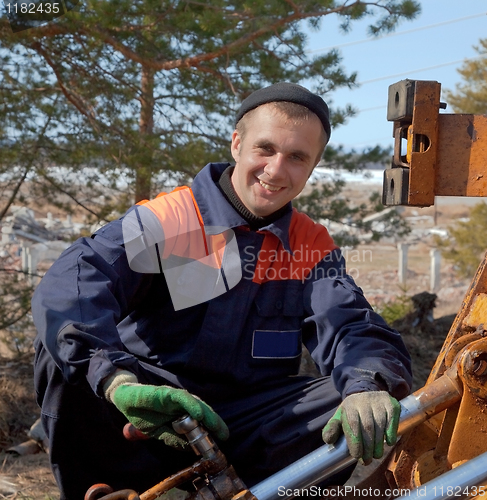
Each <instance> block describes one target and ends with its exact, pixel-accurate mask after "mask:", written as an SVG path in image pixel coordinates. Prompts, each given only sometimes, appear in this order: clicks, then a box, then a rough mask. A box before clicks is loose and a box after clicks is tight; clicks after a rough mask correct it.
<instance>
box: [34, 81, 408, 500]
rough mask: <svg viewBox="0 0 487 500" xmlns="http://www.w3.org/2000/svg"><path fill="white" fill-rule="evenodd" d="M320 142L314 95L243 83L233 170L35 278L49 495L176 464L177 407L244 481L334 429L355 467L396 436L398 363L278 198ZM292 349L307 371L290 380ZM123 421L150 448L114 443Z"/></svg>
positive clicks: (320, 237)
mask: <svg viewBox="0 0 487 500" xmlns="http://www.w3.org/2000/svg"><path fill="white" fill-rule="evenodd" d="M329 138H330V121H329V113H328V107H327V105H326V103H325V102H324V101H323V99H322V98H321V97H320V96H318V95H316V94H313V93H311V92H310V91H308V90H307V89H305V88H303V87H301V86H299V85H296V84H291V83H279V84H276V85H272V86H270V87H266V88H264V89H261V90H258V91H256V92H254V93H253V94H251V95H250V96H249V97H248V98H247V99H245V100H244V101H243V103H242V105H241V108H240V111H239V112H238V115H237V119H236V129H235V131H234V132H233V135H232V142H231V152H232V156H233V158H234V160H235V164H234V165H231V164H229V163H213V164H209V165H207V166H206V167H204V168H203V169H202V170H201V172H200V173H199V174H198V175H197V176H196V177H195V179H194V182H193V184H192V186H191V188H188V187H185V188H178V189H177V190H175V191H173V192H172V193H169V194H165V195H164V196H159V197H157V198H155V199H154V200H151V201H146V202H142V203H139V204H137V205H136V206H134V207H132V208H131V209H130V210H129V211H128V212H127V213H126V214H125V215H124V216H123V217H122V218H121V219H120V220H118V221H113V222H111V223H109V224H107V225H106V226H104V227H103V228H101V229H100V230H99V231H97V232H96V233H95V234H94V235H92V237H91V238H81V239H80V240H78V241H77V242H75V243H74V244H73V245H72V246H71V247H70V248H69V249H68V250H67V251H66V252H64V253H63V255H62V256H61V257H60V258H59V259H58V260H57V261H56V262H55V263H54V265H53V266H52V267H51V269H50V270H49V271H48V272H47V274H46V276H45V277H44V278H43V279H42V281H41V283H40V285H39V286H38V288H37V290H36V292H35V295H34V298H33V303H32V311H33V316H34V320H35V323H36V327H37V329H38V337H37V339H36V360H35V382H36V390H37V394H38V401H39V404H40V405H41V407H42V421H43V424H44V426H45V428H46V431H47V434H48V436H49V440H50V458H51V463H52V468H53V472H54V475H55V477H56V479H57V481H58V484H59V487H60V490H61V499H62V500H63V499H73V500H74V499H77V498H82V497H83V495H84V493H85V491H86V490H87V489H88V488H89V487H90V486H91V485H92V484H94V483H100V482H101V483H107V484H109V485H111V486H112V487H113V488H114V489H116V490H119V489H126V488H131V489H135V490H137V491H139V492H142V491H144V490H146V489H148V488H150V487H152V486H153V485H154V484H156V483H158V482H159V481H161V480H162V479H163V478H164V477H166V476H169V475H170V474H172V473H174V472H176V471H178V470H180V469H182V468H184V467H187V466H189V465H190V464H191V463H192V462H193V461H194V460H195V457H194V455H192V454H191V453H187V452H184V451H181V450H180V448H181V447H183V446H184V442H183V441H182V440H181V438H180V437H178V436H176V435H175V434H174V432H173V431H172V429H171V422H172V421H173V420H175V419H176V418H177V417H178V416H180V415H182V414H185V413H189V414H190V415H192V416H193V417H194V418H196V419H197V420H200V421H201V422H202V423H203V424H204V425H205V426H206V427H207V428H208V429H209V430H210V431H211V432H212V433H213V434H214V436H215V437H216V438H217V439H218V440H219V446H220V447H221V449H222V450H223V452H224V453H225V454H226V455H227V458H228V460H229V462H230V463H232V464H233V465H234V467H235V469H236V471H237V473H238V474H239V475H240V476H241V477H242V479H243V480H244V481H245V482H246V483H247V486H251V485H253V484H255V483H257V482H259V481H261V480H262V479H264V478H265V477H267V476H269V475H270V474H273V473H275V472H277V471H278V470H281V469H282V468H283V467H285V466H287V465H289V464H290V463H292V462H294V461H295V460H297V459H298V458H300V457H302V456H304V455H305V454H307V453H309V452H311V451H313V450H314V449H316V448H317V447H319V446H320V445H322V444H323V440H325V441H326V442H328V443H333V442H335V441H336V439H337V438H338V437H339V436H340V435H341V434H342V433H344V434H345V436H346V439H347V443H348V446H349V450H350V453H351V454H352V455H353V456H354V457H356V458H361V459H362V460H363V461H364V462H365V463H368V462H370V461H371V459H372V457H380V456H381V455H382V453H383V444H384V439H385V440H386V441H387V442H388V443H389V444H392V443H393V442H394V441H395V438H396V432H397V423H398V417H399V405H398V403H397V400H396V399H395V398H402V397H404V396H406V395H407V394H408V393H409V390H410V384H411V370H410V359H409V355H408V353H407V351H406V349H405V347H404V344H403V342H402V340H401V338H400V335H399V334H398V333H397V332H396V331H395V330H393V329H391V328H390V327H389V326H388V325H387V324H386V323H385V322H384V321H383V320H382V319H381V318H380V316H378V315H377V314H376V313H374V311H373V310H372V308H371V307H370V305H369V304H368V302H367V301H366V299H365V298H364V296H363V293H362V291H361V289H360V288H359V287H357V285H356V284H355V283H354V282H353V280H352V279H351V278H350V276H348V275H347V273H346V268H345V262H344V260H343V257H342V255H341V253H340V250H339V248H338V247H337V246H336V245H335V244H334V242H333V239H332V238H331V237H330V235H329V234H328V232H327V230H326V228H325V227H323V226H321V225H320V224H316V223H314V222H313V221H311V219H309V217H307V216H306V215H304V214H302V213H299V212H297V211H296V210H295V209H293V208H292V204H291V201H292V200H293V199H294V198H295V197H296V196H297V195H298V194H299V193H300V192H301V191H302V189H303V187H304V186H305V184H306V181H307V179H308V178H309V176H310V174H311V173H312V171H313V169H314V167H315V166H316V165H317V163H318V162H319V160H320V158H321V156H322V154H323V151H324V148H325V146H326V143H327V142H328V140H329ZM303 344H304V345H306V347H307V348H308V350H309V352H310V353H311V356H312V358H313V360H314V362H315V363H316V366H317V368H318V369H319V371H320V372H321V376H320V377H318V378H313V377H309V376H301V375H299V367H300V358H301V353H302V345H303ZM127 422H131V423H132V424H133V425H134V426H135V427H137V428H139V429H140V430H142V431H143V432H144V433H145V434H146V435H148V436H150V437H152V438H155V439H149V440H144V441H139V442H135V443H134V442H128V441H126V440H125V439H124V437H123V435H122V428H123V426H124V424H126V423H127ZM350 472H351V471H350V470H348V471H345V472H344V473H340V474H338V475H337V476H335V477H333V478H331V482H332V483H333V484H340V483H343V482H344V481H345V480H346V479H347V477H348V475H349V474H350ZM282 486H283V487H287V485H282ZM276 494H277V492H276Z"/></svg>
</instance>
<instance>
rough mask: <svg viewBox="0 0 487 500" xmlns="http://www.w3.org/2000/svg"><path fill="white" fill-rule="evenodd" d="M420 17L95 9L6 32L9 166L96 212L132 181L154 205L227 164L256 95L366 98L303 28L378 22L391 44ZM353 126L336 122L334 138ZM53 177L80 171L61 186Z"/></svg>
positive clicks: (3, 116)
mask: <svg viewBox="0 0 487 500" xmlns="http://www.w3.org/2000/svg"><path fill="white" fill-rule="evenodd" d="M418 10H419V6H418V4H417V2H414V1H412V0H378V1H375V2H366V1H355V2H352V3H349V2H348V1H333V0H321V1H320V2H316V1H315V0H303V1H300V2H299V3H295V2H291V1H289V0H286V1H283V0H274V1H271V2H269V1H263V0H261V1H255V2H251V3H248V4H245V3H242V2H237V1H236V0H217V1H214V2H211V4H205V3H201V2H197V1H181V2H175V1H174V0H172V1H171V0H163V1H157V2H155V1H153V0H138V1H135V2H134V1H128V0H115V1H114V0H111V1H107V0H90V1H88V2H82V3H80V4H79V6H78V8H77V9H76V11H71V12H69V13H68V14H67V15H65V16H64V17H62V18H59V19H58V20H57V21H56V22H53V23H50V24H47V25H45V26H42V27H40V28H36V29H31V30H27V31H24V32H20V33H16V34H15V35H14V34H12V33H11V31H10V28H9V27H8V25H7V21H6V20H4V21H3V23H2V24H0V40H1V42H0V55H1V60H0V67H1V74H0V88H1V92H2V94H3V95H2V96H1V97H2V101H3V102H6V104H5V105H3V106H2V108H1V110H0V121H1V122H2V123H3V125H2V135H3V137H1V139H0V140H1V144H4V145H5V146H7V147H9V146H10V145H11V143H12V142H14V143H15V145H16V147H15V148H13V150H12V151H11V152H10V153H9V157H8V158H7V157H5V158H6V160H5V161H2V163H3V165H4V166H5V165H10V166H11V165H12V164H15V165H17V166H18V168H19V169H20V170H19V171H18V172H16V173H15V175H14V174H12V175H11V179H12V182H13V185H12V186H17V185H18V184H21V183H22V182H23V181H22V179H23V178H24V174H25V173H26V172H27V174H25V178H29V179H32V180H33V182H34V184H33V185H34V186H35V187H36V191H35V194H36V195H38V196H39V197H49V198H50V201H54V196H53V193H63V194H64V196H65V198H64V199H65V200H66V199H68V200H69V199H71V200H75V201H76V202H77V203H78V204H79V205H80V206H82V207H84V208H85V209H86V208H87V200H91V201H92V202H93V200H95V201H96V200H97V196H98V195H100V194H102V193H104V192H105V193H106V192H107V188H108V187H110V188H112V189H115V188H116V187H117V181H119V180H120V177H121V176H122V175H123V176H124V178H125V179H126V180H127V182H128V188H129V189H130V191H131V192H132V193H133V196H134V198H135V200H136V201H139V200H140V199H143V198H149V197H150V196H151V195H153V194H154V192H155V191H158V190H160V189H161V187H163V186H164V185H167V184H168V183H170V182H180V181H183V180H187V179H188V178H191V177H192V176H194V175H195V174H196V173H197V171H198V170H199V169H200V168H201V167H202V164H203V163H206V162H207V161H211V160H215V159H226V158H228V154H229V153H228V137H229V135H230V131H231V129H232V125H233V123H232V120H233V117H234V116H235V110H236V108H237V107H238V105H239V103H240V102H241V100H242V99H243V98H245V97H246V96H247V95H248V94H249V93H250V92H251V91H252V90H254V89H256V88H258V87H261V86H263V85H266V84H270V83H273V82H276V81H282V80H289V81H294V82H303V81H306V82H310V83H311V86H312V88H313V90H315V91H317V92H319V93H321V94H323V95H324V94H326V93H328V92H330V91H332V90H333V89H335V88H337V87H340V86H349V87H351V86H353V85H355V76H356V75H355V74H354V73H351V74H346V73H345V71H344V70H343V68H342V67H341V66H340V57H339V54H338V52H337V51H336V50H332V51H330V52H328V53H327V54H325V55H322V56H310V55H308V54H306V52H305V47H306V34H305V31H304V28H305V25H304V24H303V22H305V21H306V22H307V23H308V26H310V27H311V28H313V29H319V26H320V20H321V19H322V18H323V17H325V16H327V15H333V14H335V15H337V16H339V17H340V18H341V20H342V25H343V28H344V29H349V28H350V26H351V23H352V22H353V21H354V20H357V19H362V18H365V17H367V16H370V17H371V19H372V20H373V24H372V25H371V27H370V31H371V33H373V34H379V33H382V32H384V31H388V30H391V29H393V28H394V26H395V25H396V24H397V22H398V21H399V20H400V19H403V18H404V19H411V18H412V17H414V15H415V14H416V13H417V12H418ZM352 113H353V110H351V109H350V108H347V109H344V110H339V109H333V116H332V120H333V122H334V125H338V124H340V123H343V122H344V121H345V120H346V118H347V117H348V116H350V115H351V114H352ZM5 146H4V147H5ZM2 149H3V148H2ZM29 155H30V157H31V160H29ZM2 158H3V155H2ZM54 166H56V167H57V168H59V167H64V168H65V169H68V170H67V171H63V176H59V175H57V176H56V175H54V174H55V173H56V171H55V170H53V168H54ZM88 166H89V167H90V168H89V169H88V168H87V167H88ZM65 172H69V173H71V174H74V176H75V177H74V179H75V180H77V181H78V182H75V183H73V177H70V176H66V175H65ZM80 178H82V179H83V182H82V186H81V187H82V189H80V186H79V179H80ZM103 182H105V184H103ZM73 184H76V186H73ZM12 186H11V187H12ZM53 188H54V190H53ZM95 188H97V189H95ZM93 189H95V191H91V190H93ZM87 190H89V194H87ZM124 190H125V191H126V192H127V188H126V187H125V186H124ZM10 191H12V190H10ZM66 197H67V198H66ZM117 198H118V197H117ZM105 201H106V200H104V201H103V204H104V206H105V208H104V209H103V207H101V206H98V207H97V206H96V203H95V204H94V207H93V203H91V205H92V206H91V208H90V209H91V210H92V211H94V212H95V213H96V215H97V216H98V217H104V216H106V212H107V211H109V210H110V209H112V208H113V204H114V203H115V201H113V204H112V205H110V204H108V205H107V204H106V203H105ZM122 201H124V202H125V203H126V204H130V203H131V202H133V201H134V200H133V199H132V200H122Z"/></svg>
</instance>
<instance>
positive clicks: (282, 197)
mask: <svg viewBox="0 0 487 500" xmlns="http://www.w3.org/2000/svg"><path fill="white" fill-rule="evenodd" d="M322 133H323V132H322V125H321V122H320V120H319V118H318V117H317V116H316V115H314V114H313V115H312V116H311V119H309V120H307V121H304V120H302V121H299V122H297V123H296V122H295V121H293V120H290V119H289V118H287V117H286V115H284V114H283V113H282V112H280V111H278V110H276V109H275V108H273V107H272V106H270V105H268V104H264V105H262V106H259V107H258V108H257V109H256V110H255V112H254V113H253V115H252V116H251V117H250V118H249V120H248V122H247V124H246V132H245V136H244V138H243V140H242V138H241V136H240V134H239V133H238V132H237V131H236V130H235V131H234V132H233V135H232V148H231V150H232V156H233V158H234V160H235V162H236V164H235V170H234V172H233V175H232V184H233V187H234V189H235V192H236V193H237V195H238V197H239V198H240V199H241V200H242V202H243V203H244V205H245V206H246V207H247V208H248V209H249V210H250V211H251V212H252V213H253V214H255V215H257V216H259V217H265V216H266V215H270V214H272V213H273V212H275V211H276V210H279V209H280V208H281V207H283V206H284V205H285V204H286V203H288V202H289V201H291V200H292V199H293V198H295V197H296V196H297V195H298V194H299V193H300V192H301V191H302V190H303V188H304V186H305V184H306V181H307V180H308V177H309V176H310V175H311V172H312V171H313V168H314V167H315V166H316V164H317V162H318V161H319V154H320V152H321V149H322Z"/></svg>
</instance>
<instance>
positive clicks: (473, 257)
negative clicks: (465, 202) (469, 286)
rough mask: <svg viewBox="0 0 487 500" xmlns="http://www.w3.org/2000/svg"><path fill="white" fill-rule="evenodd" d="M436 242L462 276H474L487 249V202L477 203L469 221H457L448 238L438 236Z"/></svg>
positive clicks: (450, 229) (450, 228) (449, 229)
mask: <svg viewBox="0 0 487 500" xmlns="http://www.w3.org/2000/svg"><path fill="white" fill-rule="evenodd" d="M436 243H437V245H438V247H439V248H440V249H441V250H442V255H443V256H444V257H445V258H446V259H447V260H450V261H451V262H453V264H454V265H455V268H456V270H457V272H458V274H459V275H460V276H462V277H464V278H472V276H473V275H474V274H475V271H476V270H477V268H478V266H479V264H480V261H481V260H482V257H483V256H484V254H485V251H486V250H487V204H485V203H479V204H477V205H475V206H474V207H473V208H472V210H471V211H470V217H469V219H468V220H467V221H457V222H455V224H453V225H452V226H451V227H449V228H448V238H446V239H444V240H442V239H440V238H436Z"/></svg>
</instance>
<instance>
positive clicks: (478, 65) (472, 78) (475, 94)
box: [445, 38, 487, 115]
mask: <svg viewBox="0 0 487 500" xmlns="http://www.w3.org/2000/svg"><path fill="white" fill-rule="evenodd" d="M479 43H480V45H478V46H476V47H474V48H475V50H476V52H477V53H478V54H479V56H478V57H477V58H474V59H466V60H465V62H464V63H463V65H462V67H461V68H460V69H459V70H458V73H460V75H461V76H462V80H463V83H459V84H457V85H456V87H455V88H456V91H451V90H447V91H446V92H445V95H446V99H447V102H448V105H450V106H451V107H452V109H453V111H455V112H456V113H469V114H480V115H483V114H486V113H487V38H485V39H483V40H480V41H479Z"/></svg>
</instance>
